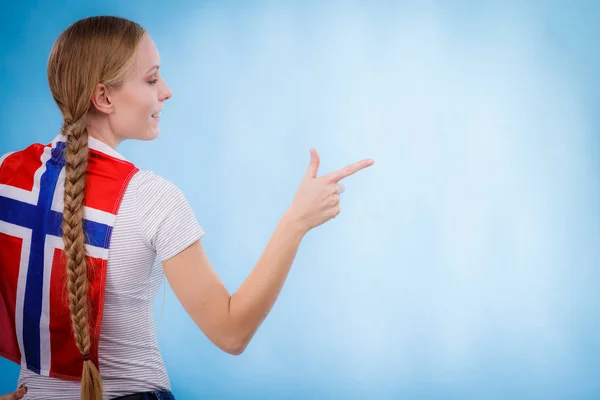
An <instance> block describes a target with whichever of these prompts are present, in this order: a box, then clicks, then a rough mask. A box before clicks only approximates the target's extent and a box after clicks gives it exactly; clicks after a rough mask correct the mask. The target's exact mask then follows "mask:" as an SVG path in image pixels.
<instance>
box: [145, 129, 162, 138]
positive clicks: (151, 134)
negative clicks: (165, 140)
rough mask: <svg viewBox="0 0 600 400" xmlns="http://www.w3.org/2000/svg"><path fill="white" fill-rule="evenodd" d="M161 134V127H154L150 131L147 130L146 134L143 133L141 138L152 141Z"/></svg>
mask: <svg viewBox="0 0 600 400" xmlns="http://www.w3.org/2000/svg"><path fill="white" fill-rule="evenodd" d="M159 136H160V130H159V129H152V130H151V131H150V132H147V133H146V134H145V135H141V137H140V140H144V141H150V140H154V139H156V138H157V137H159Z"/></svg>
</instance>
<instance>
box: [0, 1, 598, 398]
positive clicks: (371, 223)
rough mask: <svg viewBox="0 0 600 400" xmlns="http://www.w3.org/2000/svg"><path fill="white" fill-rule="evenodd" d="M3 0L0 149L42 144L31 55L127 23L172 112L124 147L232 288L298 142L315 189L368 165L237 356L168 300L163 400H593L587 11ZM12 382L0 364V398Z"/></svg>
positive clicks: (594, 231)
mask: <svg viewBox="0 0 600 400" xmlns="http://www.w3.org/2000/svg"><path fill="white" fill-rule="evenodd" d="M11 3H12V4H11V5H4V6H3V10H2V16H1V17H0V20H1V22H2V23H1V24H0V38H1V42H0V60H1V64H0V88H1V94H2V96H1V97H0V152H2V153H4V152H7V151H13V150H17V149H20V148H21V147H23V146H25V145H27V144H29V143H30V142H34V141H36V142H42V143H47V142H49V141H50V140H51V139H52V138H53V137H54V135H55V134H56V133H57V131H58V129H59V127H60V115H59V113H58V110H57V108H56V106H55V105H54V103H53V101H52V98H51V96H50V93H49V90H48V85H47V81H46V61H47V58H48V54H49V51H50V48H51V46H52V43H53V41H54V40H55V39H56V37H57V36H58V35H59V33H60V32H61V31H62V30H63V29H65V28H66V27H67V26H68V25H69V24H71V23H72V22H74V21H75V20H77V19H79V18H82V17H86V16H90V15H97V14H113V15H120V16H124V17H127V18H131V19H134V20H136V21H138V22H140V23H141V24H142V25H144V26H145V27H146V28H147V29H148V30H149V31H150V33H151V35H152V36H153V38H154V39H155V41H156V43H157V45H158V47H159V50H160V52H161V57H162V67H161V71H162V74H163V76H164V78H165V79H166V81H167V82H168V83H169V84H170V86H171V88H172V90H173V92H174V96H173V99H172V100H170V101H169V102H167V104H166V107H165V110H164V112H163V114H162V120H161V125H162V134H161V136H160V137H159V138H158V139H157V140H156V141H154V142H126V143H124V144H123V145H122V146H121V147H120V148H119V151H121V152H122V153H123V154H124V155H125V156H126V157H127V158H129V159H130V160H132V161H134V162H135V163H136V164H138V166H140V167H142V168H146V169H152V170H154V171H156V172H157V173H159V174H161V175H163V176H165V177H166V178H168V179H170V180H171V181H173V182H175V183H176V184H177V185H179V186H180V187H181V188H182V190H183V191H184V192H185V194H186V195H187V197H188V199H189V201H190V202H191V204H192V206H193V208H194V211H195V212H196V215H197V217H198V220H199V221H200V223H201V224H202V226H203V227H204V228H205V230H206V232H207V236H206V237H205V239H204V244H205V247H206V249H207V252H208V255H209V258H210V260H211V263H212V264H213V265H214V267H215V268H216V269H217V271H218V273H219V274H220V276H221V277H222V279H223V281H224V282H225V284H226V285H227V287H228V289H229V290H230V291H231V292H233V291H234V290H235V289H236V288H237V287H238V286H239V285H240V284H241V283H242V282H243V280H244V278H245V277H246V276H247V274H248V273H249V272H250V270H251V268H252V267H253V266H254V264H255V262H256V261H257V260H258V258H259V256H260V255H261V253H262V251H263V249H264V246H265V245H266V243H267V241H268V239H269V237H270V235H271V233H272V231H273V229H274V227H275V225H276V223H277V221H278V219H279V217H280V216H281V214H282V213H283V212H284V211H285V209H286V207H287V206H288V205H289V203H290V201H291V199H292V197H293V195H294V193H295V190H296V188H297V186H298V184H299V182H300V179H301V177H302V175H303V174H304V173H305V170H306V167H307V166H308V162H309V152H308V149H309V148H310V147H314V148H316V149H317V150H318V151H319V152H320V154H321V159H322V160H321V161H322V162H321V171H322V173H326V172H330V171H332V170H334V169H337V168H340V167H342V166H345V165H346V164H348V163H350V162H353V161H355V160H358V159H362V158H373V159H375V165H374V166H373V167H371V168H370V169H368V170H366V171H363V172H362V173H360V174H357V175H355V176H352V177H350V178H348V179H346V180H345V181H344V183H345V185H346V193H344V194H343V195H342V213H341V215H340V216H339V217H338V218H336V219H335V220H333V221H331V222H329V223H327V224H326V225H323V226H321V227H320V228H318V229H317V230H315V231H312V232H311V233H310V234H309V235H308V236H307V237H306V239H305V241H304V242H303V243H302V245H301V248H300V251H299V254H298V257H297V259H296V261H295V263H294V266H293V269H292V271H291V274H290V276H289V279H288V281H287V283H286V285H285V287H284V290H283V292H282V294H281V297H280V299H279V301H278V302H277V304H276V305H275V307H274V309H273V311H272V313H271V315H270V316H269V317H268V319H267V320H266V321H265V323H264V324H263V326H262V327H261V329H260V330H259V332H258V334H257V335H256V337H255V338H254V340H253V341H252V343H251V344H250V346H249V347H248V349H247V351H246V352H245V353H244V354H243V355H241V356H239V357H233V356H230V355H227V354H225V353H223V352H221V351H220V350H218V349H217V348H216V347H214V346H213V345H212V344H211V343H210V342H209V341H208V340H207V339H206V338H205V337H204V336H203V335H202V333H201V332H200V331H199V330H198V329H197V328H196V327H195V326H194V324H193V323H192V321H191V320H190V319H189V318H188V317H187V315H186V314H185V312H184V311H183V309H182V308H181V306H180V305H179V304H178V303H177V300H176V298H175V297H174V296H173V294H172V292H170V291H169V290H168V289H167V295H166V302H165V311H164V316H163V318H162V320H160V321H158V319H157V324H159V325H160V345H161V349H162V351H163V354H164V359H165V362H166V364H167V369H168V371H169V374H170V378H171V380H172V385H173V391H174V392H175V394H176V395H177V396H178V398H181V399H399V398H402V399H438V398H439V399H550V398H552V399H556V398H559V399H592V398H598V397H600V379H599V378H598V377H599V375H598V371H599V370H600V361H599V360H600V336H599V335H598V330H599V329H600V306H599V304H600V295H599V293H600V292H599V290H598V288H599V285H600V283H599V282H600V271H599V267H600V190H599V189H600V168H599V167H600V116H599V115H600V113H598V109H599V107H600V89H599V88H600V78H599V75H598V71H599V69H600V61H599V60H600V45H599V43H600V28H599V27H600V6H598V4H600V3H597V2H592V1H589V2H581V1H580V2H567V1H563V2H558V1H553V2H541V1H540V2H525V3H524V2H521V1H514V2H510V3H509V2H504V1H497V2H486V5H482V4H480V3H481V2H474V1H473V2H441V1H440V2H433V1H428V2H412V3H408V2H387V1H386V2H383V1H381V2H351V1H335V2H317V1H312V2H306V1H303V2H291V1H288V2H279V1H278V2H241V1H240V2H233V1H218V2H217V1H204V2H191V1H190V2H173V3H168V2H164V1H161V2H158V1H149V0H146V1H128V2H121V1H115V0H106V1H104V2H102V3H103V4H102V5H84V3H83V2H75V1H59V2H50V1H45V2H44V1H37V2H34V1H23V2H21V3H20V4H18V5H16V3H17V2H11ZM161 301H162V291H161V292H160V294H159V297H158V299H157V302H156V311H157V316H158V314H160V305H161ZM17 375H18V368H17V366H16V365H14V364H12V363H9V362H7V361H6V360H0V393H4V392H8V391H9V390H12V389H13V388H14V386H15V383H16V379H17Z"/></svg>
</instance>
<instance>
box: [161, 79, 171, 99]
mask: <svg viewBox="0 0 600 400" xmlns="http://www.w3.org/2000/svg"><path fill="white" fill-rule="evenodd" d="M172 96H173V92H171V89H170V88H169V86H168V85H167V84H166V83H165V84H164V87H163V90H162V92H161V97H160V101H165V100H169V99H170V98H171V97H172Z"/></svg>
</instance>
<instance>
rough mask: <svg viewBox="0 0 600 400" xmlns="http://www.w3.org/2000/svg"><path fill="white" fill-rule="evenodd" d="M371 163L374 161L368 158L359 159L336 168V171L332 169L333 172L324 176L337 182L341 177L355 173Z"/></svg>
mask: <svg viewBox="0 0 600 400" xmlns="http://www.w3.org/2000/svg"><path fill="white" fill-rule="evenodd" d="M373 163H374V161H373V160H372V159H370V158H368V159H365V160H361V161H357V162H355V163H353V164H350V165H348V166H347V167H344V168H342V169H340V170H337V171H334V172H331V173H329V174H327V175H325V178H326V179H327V180H329V181H331V182H339V181H341V180H342V179H344V178H347V177H349V176H350V175H353V174H355V173H357V172H358V171H360V170H361V169H365V168H367V167H370V166H371V165H373Z"/></svg>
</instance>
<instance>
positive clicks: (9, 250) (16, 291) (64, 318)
mask: <svg viewBox="0 0 600 400" xmlns="http://www.w3.org/2000/svg"><path fill="white" fill-rule="evenodd" d="M65 140H66V138H65V136H63V135H59V136H57V137H56V139H55V140H54V141H53V142H52V143H50V144H47V145H45V146H44V145H42V144H33V145H31V146H29V147H27V148H26V149H24V150H22V151H19V152H15V153H12V154H9V155H8V156H7V157H6V158H5V159H4V161H3V162H2V163H1V164H0V355H1V356H3V357H5V358H7V359H9V360H12V361H14V362H15V363H17V364H20V365H21V366H22V367H24V368H28V369H29V370H31V371H34V372H36V373H38V374H41V375H46V376H52V377H56V378H62V379H68V380H80V379H81V370H82V362H83V361H82V360H81V354H80V352H79V350H78V349H77V346H76V344H75V339H74V337H73V332H72V325H71V317H70V315H71V313H70V310H69V302H68V290H67V285H66V274H67V271H66V262H65V260H66V258H65V253H64V244H63V239H62V222H63V216H62V211H63V206H64V179H65V164H66V161H65V155H64V150H65ZM89 148H90V153H89V162H88V163H89V164H88V171H87V176H86V189H85V200H84V210H83V214H84V229H85V236H86V237H85V249H86V253H87V256H86V261H87V265H88V278H89V280H90V286H89V289H88V296H89V301H90V306H91V307H90V309H89V321H90V327H91V329H90V334H91V339H92V347H91V349H90V358H91V360H92V361H93V362H94V363H95V364H96V366H97V367H98V338H99V335H100V326H101V321H102V310H103V304H104V287H105V277H106V267H107V264H108V254H109V249H110V239H111V234H112V228H113V225H114V222H115V218H116V214H117V211H118V209H119V206H120V203H121V200H122V197H123V194H124V192H125V189H126V188H127V185H128V183H129V181H130V179H131V177H132V176H133V175H134V174H135V173H136V172H137V171H138V170H137V168H136V167H135V166H134V165H133V164H131V163H130V162H128V161H126V160H125V159H123V158H122V157H121V156H119V155H118V153H116V152H115V151H114V150H112V149H111V148H109V147H108V146H107V145H105V144H103V143H102V142H100V141H98V140H96V139H94V138H91V137H90V138H89Z"/></svg>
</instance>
